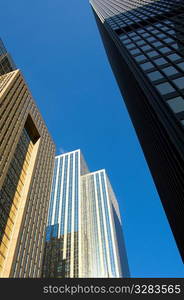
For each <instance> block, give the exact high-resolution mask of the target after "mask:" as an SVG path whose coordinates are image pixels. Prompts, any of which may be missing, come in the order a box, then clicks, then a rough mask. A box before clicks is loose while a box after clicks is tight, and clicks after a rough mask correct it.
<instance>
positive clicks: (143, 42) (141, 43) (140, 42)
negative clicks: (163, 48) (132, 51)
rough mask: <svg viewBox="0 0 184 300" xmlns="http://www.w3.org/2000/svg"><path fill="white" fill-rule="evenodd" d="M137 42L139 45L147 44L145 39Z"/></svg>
mask: <svg viewBox="0 0 184 300" xmlns="http://www.w3.org/2000/svg"><path fill="white" fill-rule="evenodd" d="M136 44H137V45H138V46H142V45H144V44H145V41H143V40H142V41H139V42H136Z"/></svg>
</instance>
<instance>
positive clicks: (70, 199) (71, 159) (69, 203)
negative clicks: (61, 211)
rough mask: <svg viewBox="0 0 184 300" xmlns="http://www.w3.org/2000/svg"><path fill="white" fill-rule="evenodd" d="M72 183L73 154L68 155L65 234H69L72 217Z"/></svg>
mask: <svg viewBox="0 0 184 300" xmlns="http://www.w3.org/2000/svg"><path fill="white" fill-rule="evenodd" d="M72 182H73V154H71V155H70V166H69V193H68V224H67V226H68V228H67V232H68V233H71V225H72V224H71V217H72Z"/></svg>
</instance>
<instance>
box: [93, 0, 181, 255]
mask: <svg viewBox="0 0 184 300" xmlns="http://www.w3.org/2000/svg"><path fill="white" fill-rule="evenodd" d="M90 2H91V5H92V7H93V12H94V15H95V19H96V22H97V25H98V28H99V32H100V34H101V37H102V40H103V44H104V47H105V50H106V53H107V56H108V59H109V62H110V65H111V67H112V70H113V72H114V75H115V77H116V80H117V83H118V85H119V88H120V91H121V93H122V96H123V100H124V102H125V104H126V106H127V109H128V112H129V115H130V117H131V120H132V123H133V125H134V128H135V130H136V133H137V136H138V139H139V141H140V144H141V146H142V149H143V152H144V154H145V158H146V160H147V163H148V166H149V168H150V171H151V174H152V176H153V180H154V182H155V185H156V187H157V190H158V193H159V196H160V199H161V201H162V204H163V207H164V209H165V212H166V215H167V218H168V221H169V223H170V226H171V229H172V232H173V234H174V237H175V240H176V243H177V246H178V249H179V251H180V254H181V257H182V259H183V260H184V238H183V232H182V228H183V226H184V202H183V199H184V179H183V178H184V83H183V82H184V57H183V54H184V42H183V41H184V32H183V29H182V27H183V22H184V17H183V15H184V2H183V1H172V0H170V1H167V2H166V1H162V0H158V1H151V0H150V1H141V2H137V1H132V0H128V1H124V0H121V1H117V0H104V1H101V0H91V1H90Z"/></svg>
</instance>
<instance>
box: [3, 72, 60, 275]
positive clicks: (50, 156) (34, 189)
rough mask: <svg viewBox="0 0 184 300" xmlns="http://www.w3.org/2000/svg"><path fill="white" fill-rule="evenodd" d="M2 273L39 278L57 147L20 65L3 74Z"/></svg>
mask: <svg viewBox="0 0 184 300" xmlns="http://www.w3.org/2000/svg"><path fill="white" fill-rule="evenodd" d="M0 133H1V134H0V277H40V272H41V264H42V257H43V245H44V240H45V226H46V221H47V213H48V205H49V198H50V189H51V184H52V174H53V167H54V155H55V146H54V143H53V141H52V139H51V137H50V134H49V133H48V130H47V127H46V125H45V123H44V121H43V119H42V117H41V115H40V113H39V111H38V109H37V107H36V104H35V102H34V101H33V99H32V96H31V93H30V91H29V89H28V87H27V85H26V83H25V81H24V79H23V76H22V75H21V73H20V71H19V70H15V71H12V72H9V73H7V74H4V75H1V76H0Z"/></svg>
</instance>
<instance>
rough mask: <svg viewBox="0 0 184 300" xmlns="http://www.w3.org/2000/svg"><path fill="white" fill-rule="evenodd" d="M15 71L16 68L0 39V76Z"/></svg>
mask: <svg viewBox="0 0 184 300" xmlns="http://www.w3.org/2000/svg"><path fill="white" fill-rule="evenodd" d="M15 69H16V66H15V64H14V62H13V60H12V58H11V56H10V54H9V53H8V52H7V50H6V48H5V46H4V44H3V41H2V40H1V39H0V75H3V74H6V73H8V72H11V71H13V70H15Z"/></svg>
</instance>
